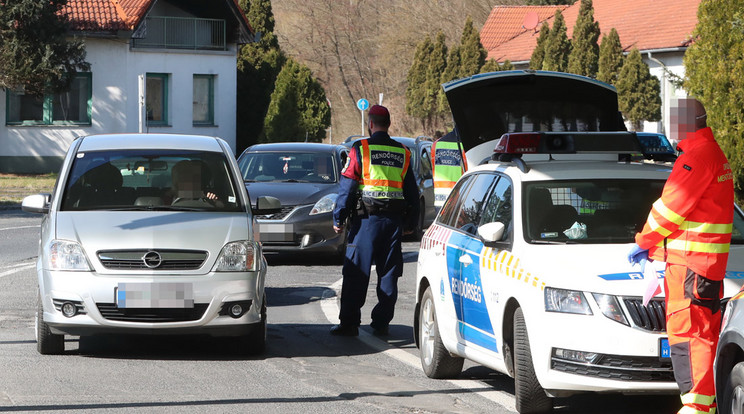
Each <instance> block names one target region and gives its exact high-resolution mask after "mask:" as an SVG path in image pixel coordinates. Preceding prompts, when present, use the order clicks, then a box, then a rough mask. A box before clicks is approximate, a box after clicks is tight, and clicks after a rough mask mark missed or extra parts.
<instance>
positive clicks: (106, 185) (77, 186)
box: [61, 149, 244, 211]
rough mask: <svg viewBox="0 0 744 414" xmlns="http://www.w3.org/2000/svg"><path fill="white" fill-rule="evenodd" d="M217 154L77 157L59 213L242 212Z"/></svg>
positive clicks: (165, 152) (125, 153)
mask: <svg viewBox="0 0 744 414" xmlns="http://www.w3.org/2000/svg"><path fill="white" fill-rule="evenodd" d="M231 177H232V175H231V174H230V168H229V166H228V163H227V160H226V158H225V156H224V154H222V153H216V152H202V151H184V150H139V149H138V150H109V151H91V152H85V153H83V152H81V153H78V154H77V156H76V157H75V160H74V161H73V165H72V169H71V170H70V174H69V176H68V178H67V184H66V186H65V192H64V195H63V197H62V207H61V209H62V210H125V211H128V210H176V211H182V210H186V211H193V210H196V211H243V210H244V209H243V207H242V206H241V203H240V198H239V197H238V195H237V192H236V187H235V183H234V180H233V179H232V178H231Z"/></svg>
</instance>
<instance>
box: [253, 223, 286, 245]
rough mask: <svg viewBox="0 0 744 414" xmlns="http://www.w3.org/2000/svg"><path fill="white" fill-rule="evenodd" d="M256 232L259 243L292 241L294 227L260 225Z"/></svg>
mask: <svg viewBox="0 0 744 414" xmlns="http://www.w3.org/2000/svg"><path fill="white" fill-rule="evenodd" d="M258 232H259V233H261V241H286V242H291V241H294V226H292V225H291V224H278V223H260V224H259V225H258Z"/></svg>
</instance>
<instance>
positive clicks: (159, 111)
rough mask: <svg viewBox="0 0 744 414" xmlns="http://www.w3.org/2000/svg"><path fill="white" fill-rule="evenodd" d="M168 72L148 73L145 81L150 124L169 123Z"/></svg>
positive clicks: (148, 123) (148, 121)
mask: <svg viewBox="0 0 744 414" xmlns="http://www.w3.org/2000/svg"><path fill="white" fill-rule="evenodd" d="M169 78H170V76H169V75H168V74H167V73H148V74H147V80H146V82H145V88H146V92H145V93H146V96H147V99H146V102H145V105H146V108H147V125H148V126H166V125H168V80H169Z"/></svg>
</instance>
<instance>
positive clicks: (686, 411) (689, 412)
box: [677, 405, 710, 414]
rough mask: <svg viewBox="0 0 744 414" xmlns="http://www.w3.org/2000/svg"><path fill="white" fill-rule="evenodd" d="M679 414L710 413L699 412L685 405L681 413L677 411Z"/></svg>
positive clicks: (706, 412)
mask: <svg viewBox="0 0 744 414" xmlns="http://www.w3.org/2000/svg"><path fill="white" fill-rule="evenodd" d="M677 414H710V411H708V410H705V411H702V410H697V409H695V408H692V407H688V406H686V405H685V406H683V407H682V408H680V409H679V411H677Z"/></svg>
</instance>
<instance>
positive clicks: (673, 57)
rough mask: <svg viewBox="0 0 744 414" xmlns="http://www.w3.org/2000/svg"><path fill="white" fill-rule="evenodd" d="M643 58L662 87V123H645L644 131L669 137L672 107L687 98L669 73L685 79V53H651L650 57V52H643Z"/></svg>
mask: <svg viewBox="0 0 744 414" xmlns="http://www.w3.org/2000/svg"><path fill="white" fill-rule="evenodd" d="M642 56H643V61H644V62H646V64H647V65H648V66H649V71H650V72H651V74H652V75H653V76H656V77H657V78H658V79H659V83H660V85H661V122H644V123H643V131H645V132H660V133H662V134H665V135H667V136H669V131H670V123H669V118H670V111H669V108H670V105H671V103H672V102H673V101H674V100H675V99H678V98H686V97H687V93H686V92H685V90H684V89H682V88H679V87H677V86H675V85H674V83H673V82H672V79H671V76H669V72H671V73H673V74H675V75H677V76H678V77H679V78H680V79H681V78H683V77H684V75H685V67H684V63H683V61H682V59H683V56H684V52H673V53H651V56H650V57H649V53H648V52H642ZM660 62H661V63H660Z"/></svg>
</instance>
